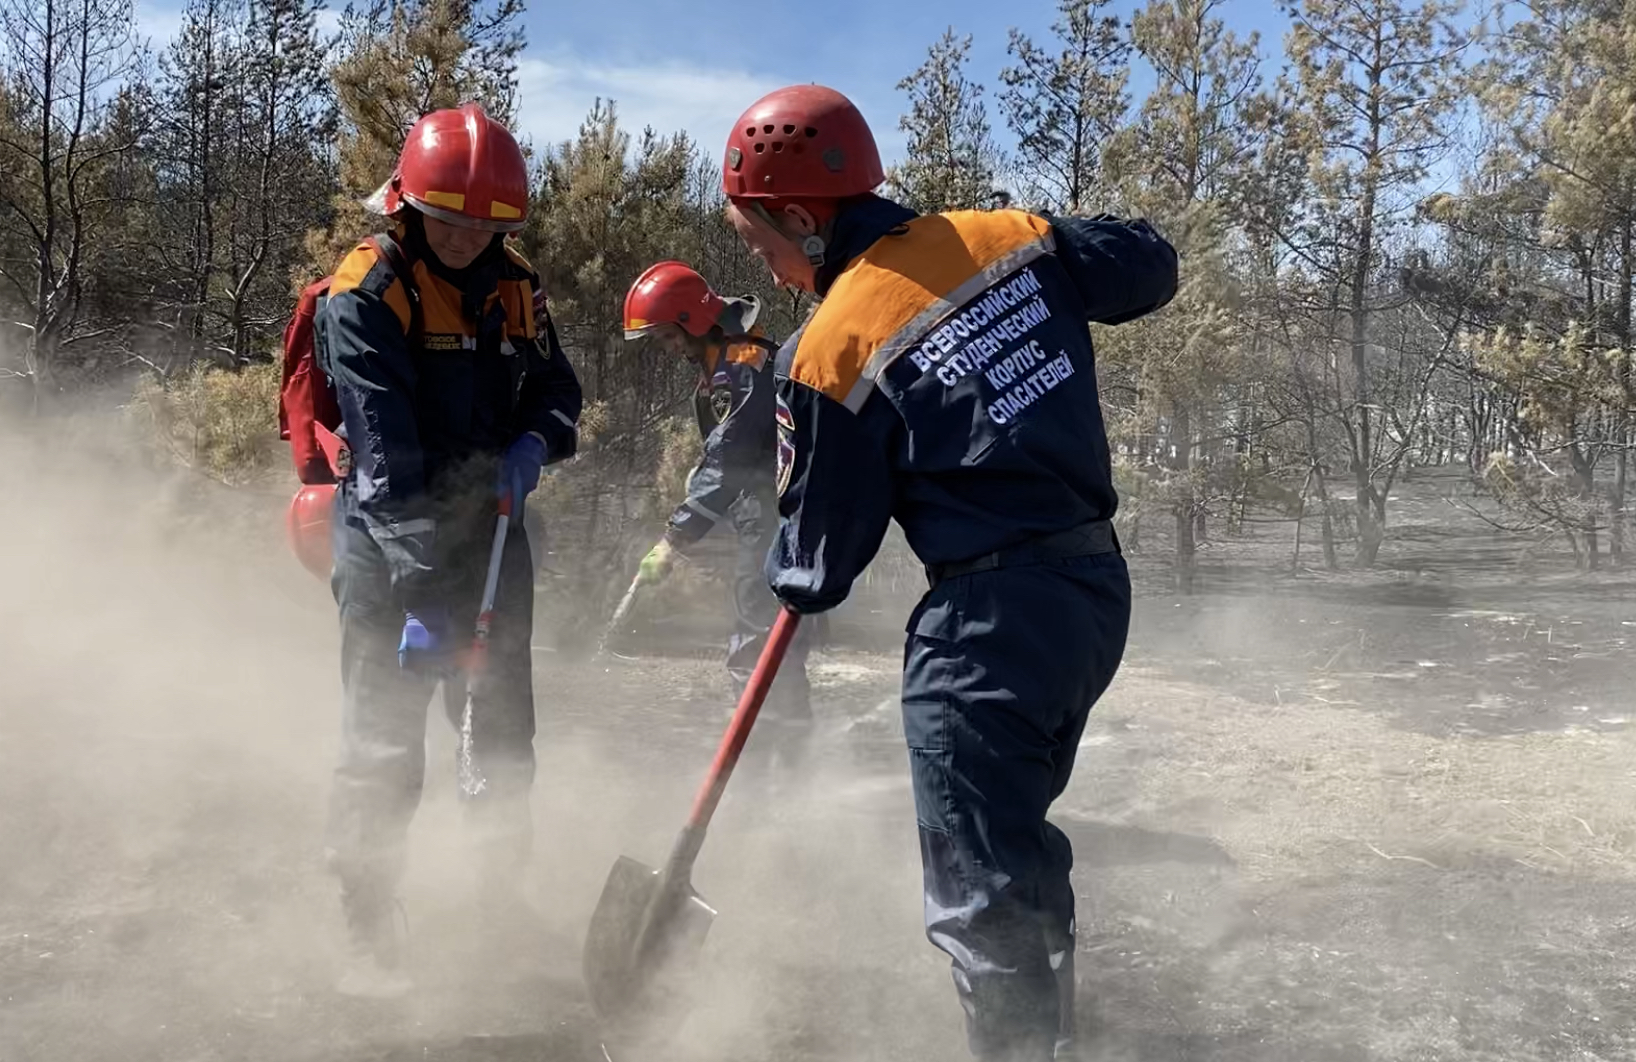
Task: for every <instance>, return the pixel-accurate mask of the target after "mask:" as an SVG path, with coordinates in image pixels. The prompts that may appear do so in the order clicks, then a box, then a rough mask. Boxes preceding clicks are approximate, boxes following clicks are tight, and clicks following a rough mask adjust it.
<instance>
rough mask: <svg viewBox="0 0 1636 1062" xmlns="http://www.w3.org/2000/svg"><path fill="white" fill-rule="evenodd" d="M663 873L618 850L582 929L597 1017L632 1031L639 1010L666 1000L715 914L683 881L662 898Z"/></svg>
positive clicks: (653, 1013)
mask: <svg viewBox="0 0 1636 1062" xmlns="http://www.w3.org/2000/svg"><path fill="white" fill-rule="evenodd" d="M663 888H665V882H664V879H663V875H662V874H661V873H660V872H659V871H657V870H655V869H654V868H652V867H650V866H648V865H647V864H645V863H640V862H638V861H637V860H634V859H631V858H630V857H628V856H620V857H619V860H618V861H617V862H616V863H614V865H613V869H612V870H610V871H609V872H608V880H607V882H606V883H605V884H604V885H603V886H602V898H601V899H599V900H598V901H597V905H596V912H595V913H594V914H593V915H592V916H591V926H590V929H589V930H588V931H587V932H586V935H585V952H584V957H583V959H582V964H583V973H584V977H585V985H586V989H587V990H588V991H589V992H590V995H591V1005H592V1006H593V1007H595V1008H596V1011H597V1014H598V1015H599V1016H600V1017H601V1018H602V1019H603V1021H605V1022H607V1023H609V1024H610V1025H611V1026H614V1027H615V1028H619V1027H624V1029H625V1031H627V1032H628V1033H629V1034H630V1035H632V1036H633V1037H634V1036H636V1035H638V1033H639V1031H640V1030H638V1029H637V1028H636V1026H637V1025H639V1024H642V1023H641V1022H638V1021H636V1020H635V1019H637V1018H638V1017H642V1018H647V1017H657V1016H658V1015H659V1014H661V1013H662V1012H664V1011H667V1010H669V1009H670V1008H669V1007H667V1006H665V1004H666V1002H667V999H668V997H669V996H670V995H671V993H672V992H673V991H674V989H675V988H676V987H677V980H678V979H679V978H681V977H684V976H685V975H686V974H687V972H688V971H689V970H690V969H691V968H692V966H693V963H694V960H695V959H696V958H697V957H698V954H699V952H700V951H701V950H702V949H703V947H704V938H705V935H706V934H707V933H709V932H710V924H711V923H712V922H714V921H715V918H716V912H715V910H714V909H713V908H712V907H711V906H710V905H709V904H707V903H705V902H704V900H703V899H702V898H701V897H700V896H699V894H698V893H696V892H694V891H693V887H692V886H691V885H683V886H681V888H682V889H685V892H683V893H681V894H680V895H678V896H675V897H672V898H668V899H666V898H662V897H661V896H660V891H661V890H662V889H663Z"/></svg>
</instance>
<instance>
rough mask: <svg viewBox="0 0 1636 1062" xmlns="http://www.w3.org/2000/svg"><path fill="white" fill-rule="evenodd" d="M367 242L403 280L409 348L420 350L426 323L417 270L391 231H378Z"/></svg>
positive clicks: (393, 273)
mask: <svg viewBox="0 0 1636 1062" xmlns="http://www.w3.org/2000/svg"><path fill="white" fill-rule="evenodd" d="M365 242H367V243H368V244H369V245H370V246H372V247H374V248H375V253H376V254H378V255H380V256H381V261H383V262H385V263H386V267H387V268H388V269H390V270H392V275H393V276H395V277H397V278H398V280H400V281H402V282H403V293H404V295H405V297H407V298H408V300H409V349H411V350H417V351H418V350H419V349H420V347H421V344H422V342H423V341H424V340H425V324H424V321H423V319H422V317H421V311H420V288H418V287H417V286H416V285H415V270H414V266H413V265H412V264H411V263H410V261H409V258H408V256H407V255H405V254H404V253H403V247H402V245H400V244H399V243H398V241H397V240H396V239H395V238H394V237H393V236H392V234H391V233H389V232H377V233H376V234H375V235H373V236H371V237H369V239H368V240H367V241H365Z"/></svg>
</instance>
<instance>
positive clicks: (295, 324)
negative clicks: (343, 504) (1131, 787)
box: [278, 233, 420, 484]
mask: <svg viewBox="0 0 1636 1062" xmlns="http://www.w3.org/2000/svg"><path fill="white" fill-rule="evenodd" d="M364 242H365V243H366V244H368V245H370V246H372V247H374V249H375V252H376V253H377V254H379V255H380V257H381V259H382V260H383V261H385V262H386V264H387V266H388V267H389V268H390V269H391V270H392V273H393V275H395V276H396V277H397V278H398V279H399V280H402V281H403V287H404V292H405V294H406V295H408V297H409V316H410V329H409V331H410V335H411V336H415V335H417V334H418V333H419V331H420V292H419V290H418V289H417V288H416V287H415V283H414V272H413V271H412V269H411V267H410V265H409V263H408V261H407V260H406V259H405V258H404V256H403V250H402V249H401V248H400V247H399V246H398V242H397V241H396V240H394V239H393V238H392V237H391V236H389V235H386V234H385V233H381V234H378V235H375V236H371V237H370V238H369V239H367V240H365V241H364ZM331 279H333V278H332V277H323V278H322V279H319V280H315V281H313V282H312V283H311V284H308V285H307V286H306V287H305V288H303V289H302V291H301V297H300V298H299V299H297V300H296V304H295V313H294V314H293V315H291V317H290V323H289V324H288V325H286V326H285V328H284V372H283V379H282V382H281V383H280V385H279V390H278V437H279V438H280V439H284V440H286V441H288V442H289V444H290V459H291V460H292V461H293V462H294V463H295V474H296V476H297V477H298V478H299V479H300V480H301V482H302V483H308V484H319V483H334V482H336V481H337V480H338V479H340V478H341V477H343V476H345V475H347V473H349V472H350V471H351V470H352V454H351V452H350V451H349V450H348V449H347V444H346V440H344V439H342V438H341V437H340V436H339V435H337V434H336V432H337V431H338V430H339V429H340V427H341V407H340V405H339V404H337V402H336V400H335V389H334V388H333V387H331V386H330V382H329V377H328V376H326V375H325V374H324V368H323V366H322V365H320V364H319V361H318V356H317V350H316V345H315V344H314V342H313V325H314V319H315V318H316V317H317V316H318V302H319V300H320V299H323V298H324V297H325V296H327V295H328V294H329V285H330V281H331Z"/></svg>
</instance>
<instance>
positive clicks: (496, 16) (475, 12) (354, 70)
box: [307, 0, 523, 271]
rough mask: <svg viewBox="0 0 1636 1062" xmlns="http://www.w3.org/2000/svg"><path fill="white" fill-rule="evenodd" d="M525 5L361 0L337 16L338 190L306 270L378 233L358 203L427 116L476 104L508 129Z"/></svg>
mask: <svg viewBox="0 0 1636 1062" xmlns="http://www.w3.org/2000/svg"><path fill="white" fill-rule="evenodd" d="M522 11H523V4H522V0H491V2H490V3H489V4H487V5H486V6H481V7H480V6H478V5H477V4H476V3H473V2H472V0H368V3H367V5H366V6H364V7H349V8H347V10H346V12H345V14H344V15H343V17H342V34H341V41H340V42H339V48H340V51H341V54H342V59H341V60H340V62H338V63H337V64H336V65H335V68H334V70H333V72H332V76H333V78H334V81H335V91H336V98H337V102H338V103H339V106H340V110H341V135H340V140H339V150H338V160H337V161H338V166H339V170H340V183H341V192H340V193H339V194H338V196H337V197H336V200H335V218H334V221H333V222H332V223H331V224H330V225H329V226H328V227H327V228H325V229H321V230H314V231H313V232H312V233H311V234H309V237H308V241H307V246H308V250H309V253H310V254H311V256H312V260H313V265H312V268H315V269H318V270H320V271H328V270H329V269H330V268H332V267H333V265H334V263H335V261H336V259H337V258H338V257H339V256H340V255H341V254H343V253H344V252H345V251H346V249H347V248H348V247H350V246H351V245H352V244H354V243H355V242H356V241H357V240H359V239H361V238H362V237H363V236H365V235H367V234H368V233H369V232H370V231H371V230H372V229H375V228H378V227H379V225H380V220H379V219H378V218H374V217H372V216H371V215H370V214H369V213H368V211H367V210H365V209H364V207H363V205H362V200H363V199H364V198H365V197H367V196H368V195H369V194H370V193H371V192H373V191H374V190H375V189H376V188H378V187H379V186H380V185H381V183H382V182H383V181H385V180H386V179H387V178H388V177H390V176H391V174H392V167H393V166H394V165H395V163H396V161H397V156H398V151H399V149H400V148H401V147H402V146H403V138H404V136H405V135H406V134H407V133H408V132H409V128H410V127H411V126H412V125H414V123H415V121H416V120H417V119H419V118H420V117H421V116H422V115H423V114H426V113H427V112H428V111H433V110H437V109H439V108H444V107H456V106H459V105H461V104H462V103H466V102H470V101H476V102H478V103H480V104H482V105H483V107H484V109H485V110H487V111H488V112H489V114H490V115H491V116H492V117H493V118H494V119H495V120H496V121H499V122H502V123H509V122H510V121H511V120H512V117H513V114H512V111H513V109H514V107H515V104H516V97H517V56H518V55H519V54H520V53H521V51H522V47H523V34H522V30H521V29H520V27H519V26H518V21H519V19H520V16H521V15H522Z"/></svg>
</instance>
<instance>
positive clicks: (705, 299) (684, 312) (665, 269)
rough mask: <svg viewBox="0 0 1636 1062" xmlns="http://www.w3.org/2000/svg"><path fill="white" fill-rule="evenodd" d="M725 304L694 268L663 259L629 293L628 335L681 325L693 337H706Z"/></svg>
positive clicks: (631, 336)
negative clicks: (664, 326)
mask: <svg viewBox="0 0 1636 1062" xmlns="http://www.w3.org/2000/svg"><path fill="white" fill-rule="evenodd" d="M725 305H726V303H724V302H723V301H722V298H721V296H720V295H717V294H716V293H715V292H713V291H711V290H710V285H709V284H707V283H706V282H705V279H704V277H702V276H700V275H699V274H698V272H697V271H695V270H694V269H692V268H691V267H689V266H687V265H684V264H683V263H681V262H659V263H658V264H656V265H651V266H648V268H647V269H646V270H644V271H643V273H642V275H641V276H639V277H637V278H636V283H634V284H632V285H631V290H630V291H628V292H626V293H625V338H626V339H640V338H641V337H642V336H644V335H646V334H647V333H648V332H649V331H651V330H652V329H654V328H656V327H658V326H659V325H665V324H674V325H680V326H681V327H682V330H683V331H685V332H686V333H687V334H688V335H690V336H702V335H704V334H705V333H707V332H709V331H710V329H711V327H712V326H713V325H714V324H715V323H716V319H717V318H719V317H720V316H721V311H722V307H723V306H725Z"/></svg>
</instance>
